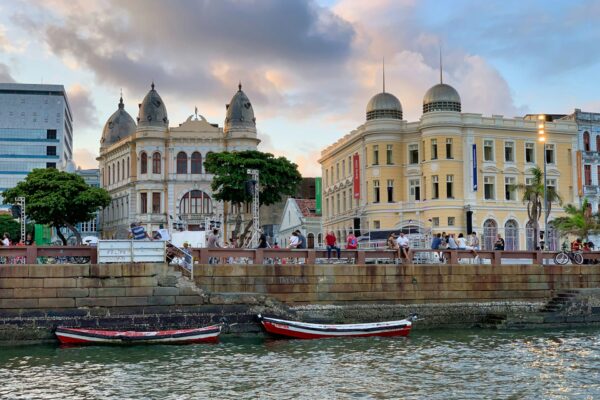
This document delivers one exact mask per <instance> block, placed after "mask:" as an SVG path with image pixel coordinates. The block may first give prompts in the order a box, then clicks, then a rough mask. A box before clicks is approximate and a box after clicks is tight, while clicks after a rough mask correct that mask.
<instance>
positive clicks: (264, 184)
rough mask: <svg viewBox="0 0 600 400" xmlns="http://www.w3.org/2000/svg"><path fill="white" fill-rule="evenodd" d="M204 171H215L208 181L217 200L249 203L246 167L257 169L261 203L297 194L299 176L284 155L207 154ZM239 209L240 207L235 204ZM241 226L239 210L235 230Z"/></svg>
mask: <svg viewBox="0 0 600 400" xmlns="http://www.w3.org/2000/svg"><path fill="white" fill-rule="evenodd" d="M204 166H205V168H206V172H208V173H210V174H214V178H213V181H212V184H211V188H212V191H213V197H214V198H215V199H216V200H220V201H227V202H231V203H232V204H235V205H240V204H244V203H250V202H251V201H252V196H251V194H250V193H248V192H247V191H246V190H245V189H246V186H245V185H246V182H247V181H248V174H247V172H246V170H247V169H249V168H250V169H257V170H259V172H260V178H259V180H260V182H259V184H260V204H261V205H270V204H273V203H276V202H278V201H280V200H281V196H282V195H288V196H292V195H294V194H295V193H296V190H297V189H298V185H299V184H300V182H301V181H302V176H301V175H300V173H299V172H298V166H297V165H296V164H294V163H292V162H290V161H289V160H288V159H287V158H285V157H277V158H275V156H273V154H270V153H262V152H260V151H255V150H248V151H240V152H222V153H209V154H208V155H207V157H206V160H205V162H204ZM238 209H240V207H238ZM240 225H241V209H240V211H239V213H238V216H237V222H236V228H235V231H236V232H239V230H240ZM251 226H252V221H250V222H249V223H248V224H247V226H246V228H245V229H244V232H243V234H242V235H240V238H239V243H240V245H241V244H242V243H243V240H244V237H245V236H246V234H247V233H248V231H249V229H250V227H251Z"/></svg>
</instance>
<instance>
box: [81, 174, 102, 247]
mask: <svg viewBox="0 0 600 400" xmlns="http://www.w3.org/2000/svg"><path fill="white" fill-rule="evenodd" d="M75 173H76V174H77V175H79V176H81V177H82V178H83V180H84V181H85V183H87V184H88V185H90V186H92V187H100V170H99V169H98V168H92V169H81V168H78V169H77V171H75ZM77 229H78V230H79V233H81V236H82V237H85V236H98V233H99V230H100V215H99V214H97V215H96V217H95V218H93V219H91V220H89V221H86V222H80V223H78V224H77Z"/></svg>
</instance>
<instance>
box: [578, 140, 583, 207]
mask: <svg viewBox="0 0 600 400" xmlns="http://www.w3.org/2000/svg"><path fill="white" fill-rule="evenodd" d="M581 164H582V160H581V150H578V151H577V193H578V194H579V196H583V182H582V177H581V170H582V168H583V167H582V166H581Z"/></svg>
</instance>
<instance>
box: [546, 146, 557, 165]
mask: <svg viewBox="0 0 600 400" xmlns="http://www.w3.org/2000/svg"><path fill="white" fill-rule="evenodd" d="M555 162H556V160H555V159H554V145H553V144H547V145H546V163H547V164H554V163H555Z"/></svg>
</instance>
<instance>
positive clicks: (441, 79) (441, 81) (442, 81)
mask: <svg viewBox="0 0 600 400" xmlns="http://www.w3.org/2000/svg"><path fill="white" fill-rule="evenodd" d="M442 70H443V68H442V45H441V44H440V83H444V80H443V78H442Z"/></svg>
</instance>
